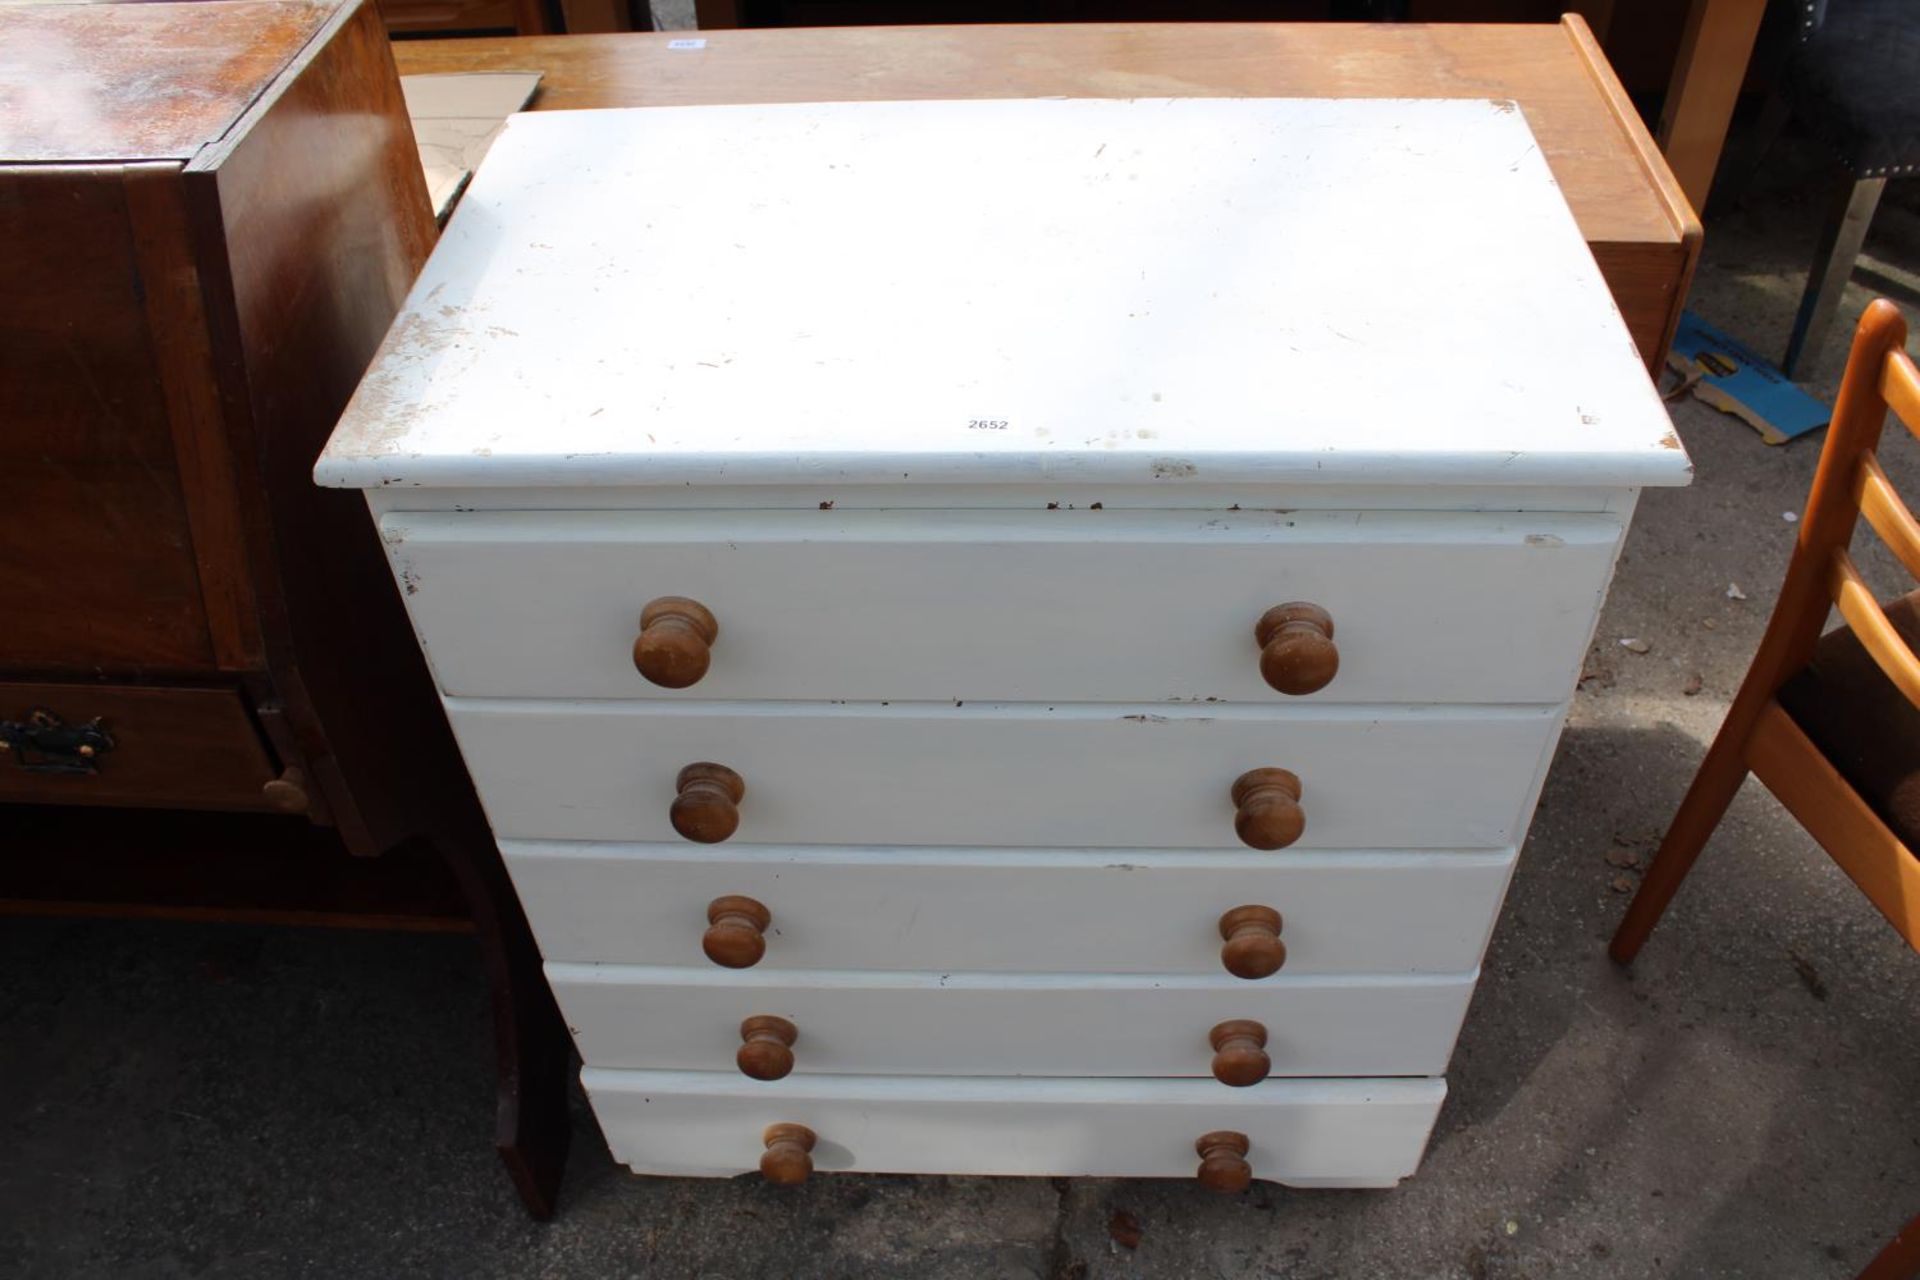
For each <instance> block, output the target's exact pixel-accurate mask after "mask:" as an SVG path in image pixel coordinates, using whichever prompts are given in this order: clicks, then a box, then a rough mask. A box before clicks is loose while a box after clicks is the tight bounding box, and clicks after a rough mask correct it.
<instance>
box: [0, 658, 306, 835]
mask: <svg viewBox="0 0 1920 1280" xmlns="http://www.w3.org/2000/svg"><path fill="white" fill-rule="evenodd" d="M36 712H44V713H46V714H47V715H50V716H52V717H54V718H57V719H58V720H59V721H60V722H61V723H62V724H64V725H65V726H66V727H67V728H68V729H78V728H79V727H81V726H84V725H86V724H88V723H89V722H90V721H93V720H95V719H96V718H97V719H98V721H99V730H100V733H99V734H98V735H76V736H73V737H69V738H68V739H67V740H66V741H65V742H50V735H44V734H42V735H38V737H39V739H40V744H41V745H36V744H35V743H34V742H32V741H23V736H24V735H23V734H22V732H21V729H20V727H21V726H28V725H30V724H31V723H32V721H33V718H34V716H35V713H36ZM0 726H5V727H4V728H0V737H5V738H7V739H10V741H9V742H8V746H7V749H6V750H5V751H0V801H25V802H31V803H45V804H114V805H153V806H158V807H165V808H176V809H286V808H291V807H294V806H293V805H292V804H290V803H289V796H288V795H287V790H288V789H287V788H286V787H285V786H284V785H276V786H274V787H272V788H269V787H268V786H267V784H268V783H269V782H273V781H274V780H275V779H276V778H277V777H278V776H279V772H280V771H279V769H278V767H277V766H276V765H275V764H274V762H273V757H272V755H271V754H270V753H269V752H268V750H267V746H266V743H265V742H264V741H262V739H261V737H260V730H259V728H258V727H257V726H256V725H255V723H254V720H253V717H252V716H251V715H250V714H248V711H247V706H246V702H245V700H244V698H243V697H242V696H241V694H240V692H239V691H238V690H236V689H204V688H163V687H152V688H150V687H143V686H134V685H87V684H24V683H5V682H0ZM83 748H84V751H83ZM295 798H297V797H295Z"/></svg>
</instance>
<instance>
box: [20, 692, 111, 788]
mask: <svg viewBox="0 0 1920 1280" xmlns="http://www.w3.org/2000/svg"><path fill="white" fill-rule="evenodd" d="M111 750H113V735H112V734H110V733H108V732H107V730H106V726H105V725H103V724H102V723H101V721H100V717H99V716H95V717H94V718H93V719H91V720H88V721H86V722H85V723H83V724H68V723H67V722H66V721H64V720H62V719H61V718H60V717H59V716H57V715H55V714H53V712H51V711H49V710H47V709H46V708H45V707H35V708H34V709H33V710H32V711H29V712H28V713H27V718H26V719H24V720H0V752H6V753H7V754H9V755H11V756H12V757H13V758H14V760H15V761H17V762H18V763H19V765H20V767H21V768H22V769H24V770H26V771H27V772H28V773H74V774H95V773H99V772H100V757H101V756H103V755H105V754H106V753H107V752H109V751H111Z"/></svg>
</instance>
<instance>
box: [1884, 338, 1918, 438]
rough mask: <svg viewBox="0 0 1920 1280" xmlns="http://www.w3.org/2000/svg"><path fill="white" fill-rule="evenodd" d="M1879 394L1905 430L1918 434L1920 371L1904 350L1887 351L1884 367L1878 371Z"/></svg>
mask: <svg viewBox="0 0 1920 1280" xmlns="http://www.w3.org/2000/svg"><path fill="white" fill-rule="evenodd" d="M1880 395H1881V397H1882V398H1883V399H1885V400H1886V402H1887V408H1889V409H1891V410H1893V416H1894V417H1896V418H1898V419H1900V421H1901V423H1902V424H1903V425H1905V427H1906V428H1907V430H1909V431H1911V432H1913V433H1914V434H1915V435H1916V436H1920V372H1916V371H1915V370H1914V367H1913V357H1912V356H1909V355H1908V354H1907V353H1906V352H1904V351H1890V352H1888V353H1887V363H1886V367H1885V368H1884V369H1882V370H1881V372H1880Z"/></svg>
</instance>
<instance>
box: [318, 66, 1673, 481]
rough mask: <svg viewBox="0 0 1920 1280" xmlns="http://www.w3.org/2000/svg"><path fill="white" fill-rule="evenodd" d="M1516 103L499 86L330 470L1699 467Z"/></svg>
mask: <svg viewBox="0 0 1920 1280" xmlns="http://www.w3.org/2000/svg"><path fill="white" fill-rule="evenodd" d="M1688 474H1689V465H1688V462H1687V458H1686V455H1685V453H1684V452H1683V451H1682V450H1681V448H1680V446H1679V443H1678V441H1677V440H1676V439H1675V437H1674V435H1673V433H1672V427H1671V425H1670V423H1669V421H1668V418H1667V415H1666V412H1665V410H1664V409H1663V408H1662V406H1661V404H1660V402H1659V400H1658V398H1657V397H1656V395H1655V394H1654V392H1653V389H1652V388H1651V386H1650V385H1649V383H1648V380H1647V377H1646V374H1645V371H1644V368H1643V366H1642V364H1641V361H1640V356H1639V355H1638V353H1637V352H1636V351H1635V350H1634V347H1633V344H1632V342H1631V339H1630V338H1629V337H1628V334H1627V331H1626V328H1625V326H1624V325H1623V324H1622V322H1621V320H1620V318H1619V315H1618V313H1617V312H1616V310H1615V308H1614V305H1613V302H1612V299H1611V296H1610V294H1609V293H1608V290H1607V287H1606V285H1605V283H1604V282H1603V280H1602V279H1601V276H1600V273H1599V271H1598V269H1597V268H1596V267H1595V265H1594V262H1593V259H1592V257H1591V255H1590V254H1589V253H1588V250H1587V247H1586V245H1585V243H1584V242H1583V241H1582V239H1581V236H1580V233H1579V231H1578V229H1577V227H1576V226H1575V224H1574V221H1573V218H1572V216H1571V215H1570V214H1569V212H1568V211H1567V208H1566V205H1565V202H1564V201H1563V200H1562V199H1561V196H1560V193H1559V190H1558V188H1557V187H1556V185H1555V183H1554V181H1553V177H1552V175H1551V173H1550V172H1549V171H1548V168H1547V166H1546V163H1545V162H1544V160H1543V159H1542V158H1541V156H1540V152H1539V149H1538V147H1537V146H1536V144H1535V142H1534V139H1533V136H1532V134H1531V133H1530V131H1529V130H1528V129H1527V126H1526V123H1525V121H1524V120H1523V119H1522V117H1521V115H1520V114H1519V113H1518V112H1517V111H1515V110H1513V109H1512V108H1511V107H1510V106H1509V105H1507V104H1499V103H1491V102H1483V101H1405V100H1341V101H1321V100H1289V99H1140V100H1132V101H1091V100H1088V101H1082V100H1051V99H1049V100H1037V101H981V102H910V103H889V102H876V103H821V104H799V105H783V106H740V107H684V108H683V107H671V108H645V109H636V110H622V111H571V112H552V113H546V114H538V115H522V116H516V117H514V118H513V119H512V121H511V122H510V123H509V124H508V127H507V129H506V132H505V133H504V134H503V135H502V136H501V138H500V139H499V140H498V141H497V142H496V143H495V145H494V147H493V149H492V151H491V152H490V153H489V155H488V157H487V160H486V163H485V164H484V165H483V166H482V168H481V170H480V172H479V174H478V176H477V177H476V178H475V180H474V183H473V186H472V188H471V189H470V190H469V191H468V193H467V195H466V197H465V199H464V200H463V202H462V203H461V206H460V208H459V210H458V212H457V213H456V215H455V216H454V218H453V219H452V222H451V224H450V225H449V227H448V229H447V231H446V234H445V235H444V237H443V238H442V240H441V242H440V244H439V247H438V248H437V249H436V250H435V252H434V254H433V257H432V260H431V261H430V262H429V263H428V265H427V267H426V270H425V272H424V273H423V274H422V276H421V278H420V280H419V282H418V283H417V285H416V286H415V288H414V290H413V292H412V295H411V296H410V298H409V299H408V302H407V304H406V307H405V309H404V311H403V313H402V314H401V316H400V318H399V319H398V321H397V322H396V324H395V326H394V329H393V331H392V333H391V334H390V335H389V337H388V339H387V341H386V344H385V345H384V346H383V348H382V349H381V351H380V353H379V355H378V357H377V358H376V360H375V362H374V364H373V366H372V368H371V370H370V372H369V373H368V374H367V377H366V379H365V381H364V382H363V383H362V385H361V387H360V390H359V392H358V394H357V395H356V396H355V398H354V400H353V403H352V405H351V406H350V407H349V408H348V410H347V413H346V415H345V417H344V418H343V419H342V422H341V424H340V426H339V429H338V430H337V431H336V433H335V435H334V438H333V441H332V443H331V444H330V445H329V447H328V449H327V451H326V452H325V454H324V455H323V456H322V458H321V460H320V464H319V467H318V469H317V475H318V477H319V479H320V480H321V481H322V482H323V483H327V484H334V485H341V486H356V487H363V488H372V487H379V486H386V485H451V486H497V485H583V486H585V485H624V486H632V485H642V486H644V485H687V484H781V483H790V482H794V481H810V480H822V479H831V480H834V481H836V482H840V483H876V484H885V483H893V484H906V483H913V484H928V483H932V484H940V483H1008V484H1021V483H1035V482H1052V483H1057V482H1073V481H1093V482H1100V483H1109V482H1113V483H1130V482H1143V483H1144V482H1167V483H1180V482H1201V483H1206V482H1222V481H1226V482H1289V483H1297V482H1309V483H1315V482H1318V483H1380V484H1419V483H1428V484H1431V483H1450V484H1469V485H1481V484H1490V485H1501V484H1542V483H1545V484H1592V485H1615V486H1633V485H1661V484H1683V483H1685V482H1686V480H1687V478H1688Z"/></svg>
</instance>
